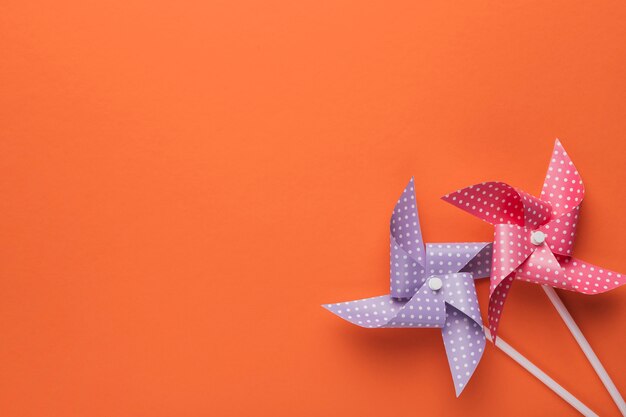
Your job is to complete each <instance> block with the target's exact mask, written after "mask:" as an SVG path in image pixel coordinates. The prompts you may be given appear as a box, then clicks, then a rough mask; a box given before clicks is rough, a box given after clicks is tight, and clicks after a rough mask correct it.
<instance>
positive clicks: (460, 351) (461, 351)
mask: <svg viewBox="0 0 626 417" xmlns="http://www.w3.org/2000/svg"><path fill="white" fill-rule="evenodd" d="M446 313H447V316H448V319H447V320H446V324H445V326H444V328H443V329H441V335H442V336H443V343H444V346H445V347H446V356H447V357H448V365H449V366H450V372H452V379H453V381H454V390H455V392H456V396H457V397H458V396H459V395H461V392H463V389H464V388H465V386H466V385H467V382H468V381H469V380H470V378H471V377H472V375H473V374H474V371H475V370H476V367H478V362H480V359H481V357H482V355H483V352H484V351H485V343H486V341H485V333H484V331H483V328H482V325H480V324H478V323H476V322H475V321H474V320H471V319H470V318H468V317H467V316H466V315H465V314H463V313H461V312H460V311H459V310H457V309H456V308H455V307H453V306H451V305H449V304H446Z"/></svg>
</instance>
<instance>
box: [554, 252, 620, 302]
mask: <svg viewBox="0 0 626 417" xmlns="http://www.w3.org/2000/svg"><path fill="white" fill-rule="evenodd" d="M558 259H559V261H560V264H561V268H562V270H563V271H564V273H565V276H566V280H567V281H568V283H571V285H572V289H573V290H574V291H578V292H581V293H583V294H599V293H603V292H606V291H610V290H612V289H614V288H617V287H621V286H622V285H624V284H626V276H624V275H623V274H620V273H617V272H614V271H610V270H608V269H606V268H601V267H599V266H596V265H593V264H590V263H588V262H585V261H581V260H580V259H576V258H561V257H558Z"/></svg>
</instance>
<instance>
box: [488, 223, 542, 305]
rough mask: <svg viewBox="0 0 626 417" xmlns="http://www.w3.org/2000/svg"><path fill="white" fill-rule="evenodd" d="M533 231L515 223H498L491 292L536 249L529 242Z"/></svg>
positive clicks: (494, 240)
mask: <svg viewBox="0 0 626 417" xmlns="http://www.w3.org/2000/svg"><path fill="white" fill-rule="evenodd" d="M530 233H531V231H530V230H529V229H527V228H526V227H522V226H517V225H514V224H497V225H496V226H495V228H494V237H493V268H492V269H491V280H490V294H493V292H494V291H495V289H496V287H497V286H498V285H499V284H500V283H501V282H502V280H504V279H505V278H506V277H507V276H509V275H510V274H511V273H512V272H513V271H514V270H515V269H517V268H518V267H519V266H520V265H521V264H522V263H523V262H524V261H525V260H526V259H527V258H528V257H529V256H530V254H531V253H532V252H533V251H534V250H535V247H534V246H532V245H531V244H529V239H530Z"/></svg>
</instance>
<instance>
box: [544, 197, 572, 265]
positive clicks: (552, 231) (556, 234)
mask: <svg viewBox="0 0 626 417" xmlns="http://www.w3.org/2000/svg"><path fill="white" fill-rule="evenodd" d="M579 211H580V206H576V207H574V208H573V209H571V210H570V211H568V212H565V213H563V214H561V215H560V216H559V217H556V218H555V219H554V220H551V221H550V222H548V223H547V224H545V225H543V226H542V227H540V228H539V230H541V231H542V232H544V233H545V234H546V236H547V240H546V242H547V243H548V246H550V249H551V250H552V252H554V253H555V254H557V255H564V256H571V255H572V253H573V251H574V240H575V238H576V224H577V223H578V213H579Z"/></svg>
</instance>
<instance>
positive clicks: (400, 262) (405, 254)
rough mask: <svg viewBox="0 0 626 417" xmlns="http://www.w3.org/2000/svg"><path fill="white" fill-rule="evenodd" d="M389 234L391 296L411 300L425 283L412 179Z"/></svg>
mask: <svg viewBox="0 0 626 417" xmlns="http://www.w3.org/2000/svg"><path fill="white" fill-rule="evenodd" d="M389 232H390V239H389V241H390V250H391V258H390V272H391V282H390V284H391V285H390V288H391V295H393V296H394V297H402V298H408V297H411V296H412V295H413V294H415V292H416V291H417V289H418V288H420V287H421V285H422V283H423V278H424V262H425V259H424V258H425V256H426V251H425V250H424V241H423V240H422V230H421V228H420V223H419V216H418V212H417V205H416V203H415V184H414V180H413V178H411V180H410V181H409V183H408V184H407V186H406V187H405V188H404V191H403V193H402V195H401V196H400V198H399V199H398V202H397V203H396V206H395V208H394V210H393V214H392V216H391V221H390V225H389Z"/></svg>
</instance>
